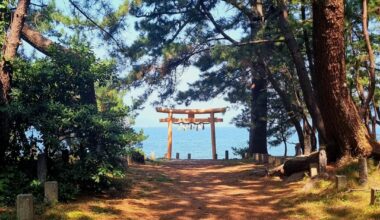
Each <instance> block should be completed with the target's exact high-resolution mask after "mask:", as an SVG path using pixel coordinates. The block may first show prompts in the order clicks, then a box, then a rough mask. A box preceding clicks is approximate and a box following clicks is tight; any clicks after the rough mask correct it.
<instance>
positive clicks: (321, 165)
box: [318, 145, 327, 173]
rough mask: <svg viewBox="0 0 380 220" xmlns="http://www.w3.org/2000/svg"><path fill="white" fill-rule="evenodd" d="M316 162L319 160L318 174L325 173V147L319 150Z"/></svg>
mask: <svg viewBox="0 0 380 220" xmlns="http://www.w3.org/2000/svg"><path fill="white" fill-rule="evenodd" d="M318 160H319V163H318V165H319V173H325V172H326V168H327V154H326V147H325V146H323V145H322V146H321V148H320V150H319V155H318Z"/></svg>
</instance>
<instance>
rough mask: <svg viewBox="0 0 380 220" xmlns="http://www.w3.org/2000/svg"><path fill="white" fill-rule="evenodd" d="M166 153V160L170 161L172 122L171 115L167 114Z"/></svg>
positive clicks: (170, 113)
mask: <svg viewBox="0 0 380 220" xmlns="http://www.w3.org/2000/svg"><path fill="white" fill-rule="evenodd" d="M168 119H169V120H168V153H167V158H168V159H169V160H170V159H172V127H173V125H172V121H173V113H172V112H169V117H168Z"/></svg>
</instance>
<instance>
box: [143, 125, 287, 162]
mask: <svg viewBox="0 0 380 220" xmlns="http://www.w3.org/2000/svg"><path fill="white" fill-rule="evenodd" d="M138 129H139V128H137V130H138ZM141 129H143V130H144V133H145V135H147V136H148V138H147V139H146V140H145V141H144V142H143V150H144V152H145V153H146V154H147V155H150V154H151V153H154V154H155V156H156V157H163V156H164V154H165V153H166V150H167V128H166V127H155V128H141ZM293 138H294V137H292V138H291V139H293ZM247 142H248V131H247V130H246V129H240V128H234V127H219V128H218V127H216V146H217V147H216V150H217V154H218V157H219V158H223V157H224V152H225V150H229V151H230V157H231V158H234V157H237V156H235V155H233V154H232V150H231V147H245V146H247ZM291 142H294V141H291ZM177 152H178V153H179V154H180V158H181V159H184V158H187V154H188V153H191V158H192V159H210V158H211V155H212V153H211V131H210V127H209V126H206V127H205V129H204V130H202V129H199V130H198V131H196V130H185V131H184V130H183V129H180V127H179V126H173V152H172V157H175V153H177ZM269 153H270V154H271V155H276V156H281V155H283V154H284V147H283V146H282V145H280V146H277V147H269ZM288 155H294V145H293V144H288Z"/></svg>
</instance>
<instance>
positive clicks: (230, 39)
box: [200, 0, 238, 44]
mask: <svg viewBox="0 0 380 220" xmlns="http://www.w3.org/2000/svg"><path fill="white" fill-rule="evenodd" d="M200 6H201V8H202V10H201V11H202V12H203V13H204V14H205V15H206V17H207V18H208V19H209V20H210V21H211V23H212V24H213V25H214V27H215V29H216V30H217V31H218V32H219V33H220V34H221V35H222V36H223V37H225V38H226V40H228V41H230V42H231V43H233V44H237V43H238V42H237V41H236V40H234V39H233V38H232V37H230V36H229V35H228V34H226V33H225V32H224V31H223V29H222V28H221V27H220V26H219V25H218V23H217V22H216V21H215V19H214V17H213V16H212V14H211V13H210V12H209V11H208V10H207V8H206V6H205V5H204V4H203V1H202V0H201V1H200Z"/></svg>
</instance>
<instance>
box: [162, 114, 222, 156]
mask: <svg viewBox="0 0 380 220" xmlns="http://www.w3.org/2000/svg"><path fill="white" fill-rule="evenodd" d="M156 111H157V112H161V113H168V117H167V118H162V119H160V122H167V123H168V152H167V154H166V157H167V158H168V159H171V158H172V124H173V123H176V124H178V123H185V124H210V125H211V144H212V159H214V160H216V159H217V156H216V141H215V122H223V119H222V118H215V113H224V112H226V108H211V109H170V108H156ZM174 114H183V115H187V118H174V117H173V115H174ZM197 114H210V117H209V118H195V115H197Z"/></svg>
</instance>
